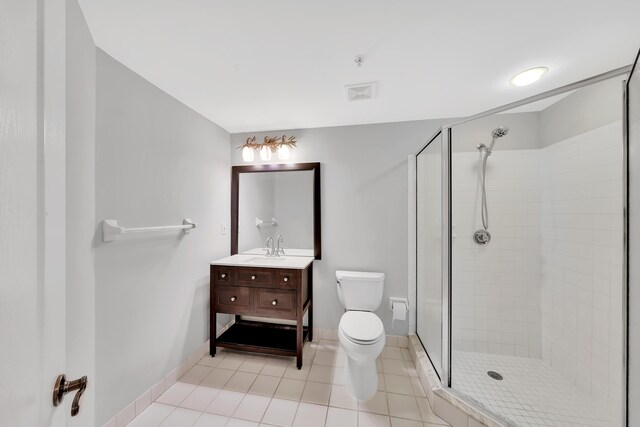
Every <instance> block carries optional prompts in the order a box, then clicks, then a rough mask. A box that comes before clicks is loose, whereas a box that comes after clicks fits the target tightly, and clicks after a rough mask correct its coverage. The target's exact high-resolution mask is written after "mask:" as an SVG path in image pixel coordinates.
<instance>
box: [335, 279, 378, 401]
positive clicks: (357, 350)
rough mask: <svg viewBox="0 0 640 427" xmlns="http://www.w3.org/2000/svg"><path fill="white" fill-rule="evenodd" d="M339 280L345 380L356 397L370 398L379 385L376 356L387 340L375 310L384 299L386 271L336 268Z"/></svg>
mask: <svg viewBox="0 0 640 427" xmlns="http://www.w3.org/2000/svg"><path fill="white" fill-rule="evenodd" d="M336 283H337V285H336V286H337V288H338V298H339V299H340V302H341V303H342V306H343V307H344V308H345V310H346V311H345V313H344V314H343V315H342V317H341V318H340V325H339V326H338V339H339V340H340V344H341V345H342V348H343V349H344V351H345V353H346V355H347V364H346V367H345V382H346V385H347V388H348V390H349V392H350V393H351V395H352V396H353V397H355V398H356V399H358V400H368V399H369V398H371V397H372V396H373V395H374V394H375V393H376V390H377V388H378V373H377V369H376V359H377V358H378V356H379V355H380V353H382V349H383V348H384V345H385V342H386V337H385V333H384V326H383V325H382V321H381V320H380V318H379V317H378V316H376V315H375V314H374V313H373V311H374V310H376V309H377V308H378V307H380V303H381V302H382V291H383V289H384V273H370V272H362V271H336Z"/></svg>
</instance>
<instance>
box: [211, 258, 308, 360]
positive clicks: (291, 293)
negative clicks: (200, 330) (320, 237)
mask: <svg viewBox="0 0 640 427" xmlns="http://www.w3.org/2000/svg"><path fill="white" fill-rule="evenodd" d="M312 284H313V264H309V266H307V267H306V268H305V269H284V268H263V267H245V266H242V267H240V266H228V265H212V266H211V278H210V286H211V318H210V349H209V353H210V354H211V356H215V355H216V346H217V347H225V348H230V349H234V350H241V351H253V352H257V353H266V354H274V355H280V356H295V357H296V358H297V366H298V369H300V368H301V367H302V347H303V345H304V341H305V340H306V339H308V340H309V341H311V340H312V339H313V336H312V330H313V301H312ZM307 311H308V312H309V325H308V327H307V326H303V324H302V319H303V317H304V314H305V313H306V312H307ZM218 313H225V314H234V315H236V319H235V320H236V321H235V323H234V324H233V325H232V326H231V327H229V328H228V329H227V330H226V331H224V332H223V333H222V334H221V335H220V336H219V337H217V338H216V315H217V314H218ZM241 315H245V316H255V317H264V318H273V319H283V320H293V321H295V325H287V324H279V323H268V322H256V321H249V320H243V319H241V318H240V316H241Z"/></svg>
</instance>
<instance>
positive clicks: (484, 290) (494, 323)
mask: <svg viewBox="0 0 640 427" xmlns="http://www.w3.org/2000/svg"><path fill="white" fill-rule="evenodd" d="M539 160H540V152H539V150H512V151H494V152H493V153H492V154H491V157H490V158H489V162H488V167H487V180H486V181H487V199H488V206H489V231H490V232H491V235H492V240H491V243H490V244H489V245H488V246H478V245H476V244H475V243H474V242H473V240H472V236H473V232H474V231H476V230H478V229H479V228H482V222H481V216H480V209H481V192H480V185H479V182H480V179H479V172H480V167H479V163H480V156H479V153H477V152H462V153H454V154H453V159H452V182H453V188H452V192H453V194H452V208H453V209H452V219H453V226H454V230H453V233H454V239H453V245H452V249H453V275H452V279H453V289H452V292H453V298H452V303H453V307H452V316H453V349H454V350H462V351H477V352H482V353H494V354H503V355H510V356H524V357H538V358H539V357H540V355H541V326H540V325H541V318H540V224H539V221H540V189H539V180H538V177H539Z"/></svg>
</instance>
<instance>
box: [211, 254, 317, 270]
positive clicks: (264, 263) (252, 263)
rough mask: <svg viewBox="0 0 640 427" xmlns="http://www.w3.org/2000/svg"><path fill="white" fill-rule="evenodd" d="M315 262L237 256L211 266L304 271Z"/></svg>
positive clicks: (304, 259) (284, 258) (298, 257)
mask: <svg viewBox="0 0 640 427" xmlns="http://www.w3.org/2000/svg"><path fill="white" fill-rule="evenodd" d="M312 262H313V257H306V256H281V257H270V256H265V255H244V254H236V255H231V256H229V257H226V258H222V259H219V260H216V261H214V262H212V263H211V265H234V266H237V267H243V266H245V267H263V268H292V269H304V268H307V266H308V265H309V264H311V263H312Z"/></svg>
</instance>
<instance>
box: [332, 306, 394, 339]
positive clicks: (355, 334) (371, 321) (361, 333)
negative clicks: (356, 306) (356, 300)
mask: <svg viewBox="0 0 640 427" xmlns="http://www.w3.org/2000/svg"><path fill="white" fill-rule="evenodd" d="M340 330H342V333H343V334H345V336H346V337H347V338H349V339H350V340H352V341H355V342H358V343H369V344H371V343H374V342H378V341H379V340H380V338H381V337H382V336H383V335H384V327H383V326H382V321H381V320H380V318H379V317H378V316H376V315H375V314H373V313H371V312H369V311H347V312H346V313H345V314H343V315H342V318H341V319H340Z"/></svg>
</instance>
